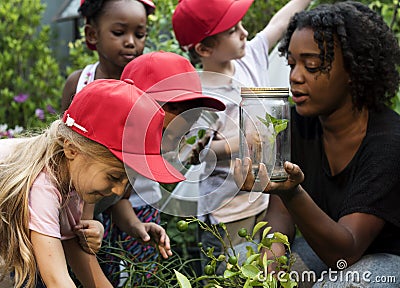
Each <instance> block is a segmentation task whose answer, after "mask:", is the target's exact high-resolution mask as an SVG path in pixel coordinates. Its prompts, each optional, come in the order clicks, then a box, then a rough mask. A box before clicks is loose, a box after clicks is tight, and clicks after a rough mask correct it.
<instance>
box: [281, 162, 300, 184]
mask: <svg viewBox="0 0 400 288" xmlns="http://www.w3.org/2000/svg"><path fill="white" fill-rule="evenodd" d="M284 167H285V170H286V172H287V173H288V174H289V180H290V181H291V182H292V183H293V184H294V185H298V184H300V183H302V182H303V181H304V173H303V171H301V169H300V167H299V166H298V165H296V164H293V163H291V162H289V161H286V162H285V164H284Z"/></svg>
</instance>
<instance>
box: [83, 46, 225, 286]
mask: <svg viewBox="0 0 400 288" xmlns="http://www.w3.org/2000/svg"><path fill="white" fill-rule="evenodd" d="M160 67H163V69H160ZM121 79H122V80H125V81H128V80H129V81H133V82H134V83H135V85H136V86H137V87H139V88H140V89H142V90H143V91H145V92H146V95H147V96H149V97H151V98H153V99H154V100H156V101H157V102H158V103H159V104H160V105H161V106H162V108H163V109H164V111H165V119H164V123H163V130H164V131H163V140H162V147H161V149H162V151H163V152H164V153H168V154H170V153H171V152H172V151H174V150H176V148H177V147H176V146H177V145H176V144H177V143H178V142H180V141H181V140H182V139H184V136H185V134H186V133H187V132H189V131H190V129H191V127H192V125H193V123H194V122H195V121H196V120H197V119H198V118H199V116H200V113H201V112H202V111H203V109H207V110H214V111H222V110H224V109H225V105H224V104H223V103H222V102H221V101H220V100H218V99H215V98H213V97H209V96H205V95H203V94H202V87H201V82H200V78H199V75H198V73H197V71H196V70H195V69H194V67H193V66H192V65H191V64H190V62H189V61H188V60H187V59H186V58H185V57H182V56H180V55H178V54H175V53H170V52H164V51H159V52H151V53H148V54H144V55H142V56H140V57H138V58H136V59H134V60H132V61H131V62H130V63H129V64H128V65H126V67H125V69H124V71H123V72H122V74H121ZM207 112H209V111H207ZM181 161H182V162H183V161H184V160H181ZM175 163H177V162H175ZM181 167H182V166H181ZM132 180H134V181H132V186H133V189H129V190H128V191H127V193H126V195H125V197H124V198H122V199H121V197H107V198H104V199H103V200H102V201H101V202H99V203H97V204H96V207H95V211H94V215H95V218H96V219H99V220H101V222H102V223H103V225H104V226H105V234H104V241H105V242H106V243H107V246H108V247H107V249H106V250H105V251H103V250H102V251H101V253H99V254H98V256H99V257H100V258H101V259H102V260H103V261H102V263H103V264H102V268H103V270H104V271H105V272H106V275H110V276H109V279H111V280H112V282H113V283H115V285H117V284H118V282H119V273H118V272H119V270H120V267H119V261H118V259H115V258H116V257H114V256H113V253H112V252H115V250H113V248H110V247H115V249H117V247H120V246H121V245H122V246H123V248H124V249H125V250H126V251H127V253H128V255H133V256H134V259H135V260H136V261H138V262H139V261H142V262H149V261H152V260H153V261H155V260H156V259H157V258H158V253H157V250H156V248H155V247H153V246H152V245H150V244H148V243H143V242H147V241H148V240H150V239H149V237H146V238H145V237H144V235H147V232H146V231H143V228H141V227H153V228H156V227H157V226H154V225H153V226H151V224H154V223H157V224H159V223H160V220H161V219H160V211H159V210H158V202H159V201H160V199H161V191H160V188H159V184H158V183H157V182H154V181H149V180H148V179H147V178H145V177H141V176H139V175H138V176H137V177H135V179H132ZM131 190H132V193H131ZM132 207H133V209H132ZM107 209H108V211H107V212H105V210H107ZM194 213H195V212H193V214H194ZM88 217H92V216H91V215H89V216H88ZM138 218H139V219H140V221H142V222H143V223H140V222H139V219H138ZM90 219H91V218H90ZM111 219H113V221H111ZM116 219H117V220H116ZM112 222H114V223H112ZM152 222H154V223H152ZM144 225H145V226H144ZM158 227H160V228H161V226H158ZM142 231H143V232H142ZM151 236H152V238H153V240H154V239H155V240H157V239H158V238H159V237H158V235H157V234H156V235H151ZM143 240H144V241H143ZM167 240H168V238H167ZM168 241H169V240H168ZM117 242H118V245H117ZM164 247H165V246H162V247H160V248H164ZM168 247H169V246H168ZM165 252H170V251H163V250H161V253H162V254H163V256H164V257H168V255H169V254H166V253H165ZM152 272H153V271H151V270H149V271H148V273H149V274H148V275H149V276H150V275H151V273H152ZM131 279H134V277H133V276H132V275H131ZM132 281H134V280H132ZM130 284H133V283H132V282H131V283H130ZM137 284H141V283H137ZM142 284H143V283H142Z"/></svg>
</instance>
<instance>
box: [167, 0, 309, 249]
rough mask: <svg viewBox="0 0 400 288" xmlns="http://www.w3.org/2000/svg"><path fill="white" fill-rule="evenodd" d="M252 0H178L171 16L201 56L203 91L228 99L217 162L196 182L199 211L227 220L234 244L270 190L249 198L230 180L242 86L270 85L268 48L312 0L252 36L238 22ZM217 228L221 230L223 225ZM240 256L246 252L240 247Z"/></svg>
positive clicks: (186, 45)
mask: <svg viewBox="0 0 400 288" xmlns="http://www.w3.org/2000/svg"><path fill="white" fill-rule="evenodd" d="M252 2H253V0H207V1H203V0H181V1H179V3H178V5H177V7H176V9H175V12H174V14H173V17H172V24H173V29H174V32H175V36H176V39H177V40H178V42H179V44H180V46H181V47H182V49H183V50H185V51H188V52H189V53H190V56H191V58H192V62H196V61H197V60H199V61H200V62H201V64H202V68H203V72H202V74H201V80H202V85H203V93H204V94H206V95H212V96H214V97H218V99H221V100H222V101H223V102H224V103H225V104H226V107H227V108H226V110H225V111H224V112H222V113H218V114H220V115H219V116H220V117H219V128H218V131H217V133H216V134H215V137H214V139H213V140H212V142H211V146H210V150H209V151H213V153H215V155H216V156H217V159H218V162H217V164H216V165H215V163H206V169H205V172H204V175H202V176H201V178H202V179H203V180H202V181H201V182H200V194H201V196H203V197H202V198H201V199H202V200H201V201H199V202H198V213H197V214H198V217H199V218H200V219H201V220H204V221H206V222H208V223H211V224H217V223H220V222H223V223H225V224H226V226H227V229H228V232H229V234H230V236H231V237H232V238H233V239H232V243H233V245H237V244H240V243H241V242H243V241H245V239H243V238H240V237H238V236H237V230H238V229H239V228H242V227H244V228H247V230H248V231H252V229H253V227H254V226H255V224H256V223H257V222H258V221H260V219H262V217H263V214H265V211H266V209H267V207H268V202H269V196H268V195H261V196H259V197H258V198H257V199H250V198H249V194H248V193H244V192H240V191H239V189H238V188H237V186H236V184H235V182H234V180H233V169H232V168H233V165H232V164H233V163H232V160H233V159H235V158H236V157H238V151H239V103H240V100H241V97H240V87H241V86H247V87H268V86H270V83H269V79H268V76H267V75H268V73H267V70H268V64H269V62H268V52H269V50H271V48H272V47H273V46H274V45H275V44H276V42H277V41H278V40H279V39H280V38H281V37H282V35H283V33H284V32H285V30H286V27H287V24H288V22H289V19H290V17H291V16H292V15H293V14H295V13H296V12H298V11H301V10H303V9H305V8H306V7H307V6H308V5H309V3H310V2H311V1H310V0H292V1H290V2H289V3H288V4H286V5H285V6H284V7H283V8H282V9H280V10H279V11H278V12H277V13H276V14H275V15H274V16H273V17H272V19H271V21H270V22H269V23H268V25H267V26H266V27H265V28H264V29H263V30H262V31H261V32H259V33H258V34H257V35H256V36H255V37H254V38H253V39H252V40H251V41H247V35H248V33H247V31H246V30H245V29H244V27H243V26H242V22H241V20H242V18H243V16H244V15H245V14H246V12H247V10H248V9H249V7H250V6H251V4H252ZM200 232H201V239H200V241H201V242H202V243H203V245H205V247H208V246H210V247H215V251H216V252H217V253H219V252H220V251H221V249H222V247H221V244H220V243H219V241H218V240H217V239H215V238H214V237H212V235H209V233H203V231H200ZM221 233H222V234H224V232H223V231H222V229H221ZM241 254H242V256H244V255H245V254H246V253H245V251H244V253H241Z"/></svg>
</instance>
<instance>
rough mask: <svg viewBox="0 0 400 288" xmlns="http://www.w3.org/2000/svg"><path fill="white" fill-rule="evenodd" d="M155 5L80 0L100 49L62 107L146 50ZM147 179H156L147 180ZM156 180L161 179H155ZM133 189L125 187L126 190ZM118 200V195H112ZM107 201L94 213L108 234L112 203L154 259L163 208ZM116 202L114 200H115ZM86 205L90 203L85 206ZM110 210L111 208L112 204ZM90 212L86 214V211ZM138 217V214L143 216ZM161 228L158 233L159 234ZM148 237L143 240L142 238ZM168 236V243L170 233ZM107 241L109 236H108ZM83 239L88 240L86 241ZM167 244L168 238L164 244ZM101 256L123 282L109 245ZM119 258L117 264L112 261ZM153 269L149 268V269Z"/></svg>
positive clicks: (69, 85) (143, 254)
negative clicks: (152, 242) (149, 25)
mask: <svg viewBox="0 0 400 288" xmlns="http://www.w3.org/2000/svg"><path fill="white" fill-rule="evenodd" d="M154 9H155V5H154V3H153V2H152V1H151V0H117V1H110V0H84V1H81V6H80V8H79V12H80V13H81V15H82V16H83V17H84V18H85V27H84V29H85V39H86V44H87V46H88V48H89V49H91V50H95V51H97V54H98V56H99V61H98V62H96V63H94V64H90V65H87V66H86V67H85V68H84V69H82V70H77V71H75V72H73V73H72V74H71V75H70V76H69V77H68V79H67V81H66V83H65V86H64V90H63V96H62V110H63V111H64V110H66V109H67V108H68V106H69V104H70V103H71V101H72V98H73V97H74V95H75V94H76V93H77V92H79V91H80V90H81V89H82V88H83V87H85V86H86V85H87V84H89V83H90V82H92V81H94V80H95V79H102V78H112V79H119V78H120V76H121V73H122V71H123V69H124V67H125V66H126V65H127V64H128V63H129V62H130V61H131V60H133V59H135V58H136V57H138V56H140V55H142V54H143V50H144V46H145V40H146V37H147V16H148V15H149V14H151V13H153V12H154ZM149 183H152V182H151V181H149ZM152 185H153V186H156V185H158V184H157V183H154V184H152ZM129 193H130V191H127V195H128V194H129ZM112 200H114V201H112ZM103 202H107V203H106V204H104V205H103V204H102V203H100V204H98V205H97V209H96V210H95V214H96V215H97V216H99V217H98V218H99V220H101V222H102V223H103V225H104V226H105V235H104V237H105V238H106V239H108V238H109V237H111V236H112V235H111V233H112V231H111V230H112V229H113V230H115V229H116V228H113V227H111V224H112V221H111V219H110V217H109V215H108V214H107V215H104V217H103V215H102V212H104V211H105V210H106V209H107V208H109V207H111V206H112V207H114V208H115V210H116V211H121V212H122V211H126V212H127V214H126V215H127V217H126V218H124V219H129V221H125V220H121V221H120V225H122V226H121V227H124V230H125V231H128V232H129V233H128V234H129V235H131V236H134V237H135V238H137V239H139V240H140V241H138V242H137V245H135V247H132V249H131V252H132V253H133V254H134V255H135V257H136V259H137V261H139V262H141V261H148V260H155V259H156V258H157V257H158V255H159V254H158V252H157V249H156V248H155V247H154V246H152V245H150V244H148V243H146V242H149V241H150V235H149V234H148V232H149V231H152V235H151V236H152V238H156V239H158V238H159V235H164V234H165V230H164V229H163V228H162V227H161V226H159V225H158V224H159V223H160V221H161V219H160V214H159V212H158V211H157V209H155V208H153V207H152V206H146V208H145V209H138V210H137V212H138V214H135V212H134V210H133V209H132V207H131V206H130V205H129V206H125V207H126V208H127V209H120V207H123V206H114V205H111V204H115V203H119V204H122V203H124V202H128V200H127V199H125V200H124V201H122V202H119V201H117V199H111V198H110V201H103ZM113 202H114V203H113ZM85 210H87V209H85ZM109 210H110V211H111V209H109ZM86 214H87V215H86ZM138 216H139V217H140V218H139V217H138ZM84 217H85V219H92V218H93V212H91V211H87V213H85V215H84ZM96 230H97V229H96V227H93V230H89V229H87V230H85V232H86V233H90V235H95V234H96V233H98V232H96ZM157 233H158V236H157V235H156V234H157ZM89 240H91V242H89V243H88V244H85V245H83V247H84V249H86V250H88V249H89V248H88V246H90V247H91V249H92V250H94V251H97V250H98V249H99V247H100V245H99V244H100V243H101V239H100V238H95V237H93V238H91V239H89ZM142 241H143V242H144V243H143V242H142ZM166 241H167V242H168V243H169V238H168V236H167V238H166ZM107 242H109V241H107ZM83 244H84V243H83ZM166 247H169V244H168V245H166ZM160 248H161V252H162V256H163V257H165V258H167V257H168V256H169V255H170V250H168V251H165V250H163V247H160ZM103 252H105V253H100V254H99V255H98V256H99V257H102V258H103V257H104V260H105V261H102V263H104V264H102V268H103V269H104V271H105V274H106V275H107V276H108V277H109V278H110V279H111V280H112V279H114V280H115V283H114V284H115V285H117V283H118V282H119V280H118V279H117V278H118V273H117V272H119V265H118V263H115V262H116V261H115V259H111V258H110V257H112V256H111V255H112V253H110V251H103ZM112 263H115V265H112ZM149 273H151V271H149Z"/></svg>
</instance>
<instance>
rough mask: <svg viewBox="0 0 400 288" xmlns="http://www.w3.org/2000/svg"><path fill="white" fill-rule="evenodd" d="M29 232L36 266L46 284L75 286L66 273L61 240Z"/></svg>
mask: <svg viewBox="0 0 400 288" xmlns="http://www.w3.org/2000/svg"><path fill="white" fill-rule="evenodd" d="M30 232H31V237H30V238H31V242H32V246H33V252H34V254H35V259H36V262H37V266H38V269H39V272H40V276H41V277H42V279H43V281H44V283H45V284H46V286H47V287H54V288H61V287H66V288H67V287H68V288H70V287H76V286H75V284H74V282H73V281H72V279H71V277H70V276H69V274H68V269H67V263H66V261H65V256H64V251H63V247H62V244H61V240H60V239H57V238H54V237H50V236H46V235H43V234H40V233H38V232H35V231H33V230H31V231H30ZM49 263H51V265H49Z"/></svg>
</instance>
